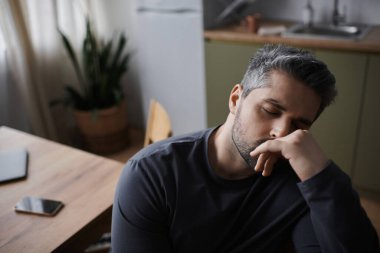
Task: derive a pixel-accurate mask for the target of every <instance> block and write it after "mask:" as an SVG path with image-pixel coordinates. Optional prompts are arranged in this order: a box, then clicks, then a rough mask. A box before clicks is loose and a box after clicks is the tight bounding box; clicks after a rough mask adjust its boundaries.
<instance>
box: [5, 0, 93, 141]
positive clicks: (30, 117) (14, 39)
mask: <svg viewBox="0 0 380 253" xmlns="http://www.w3.org/2000/svg"><path fill="white" fill-rule="evenodd" d="M92 9H93V8H92V6H91V1H89V0H81V1H79V0H0V32H1V33H2V36H0V70H1V73H0V107H1V108H0V125H9V126H11V127H14V128H17V129H20V130H25V131H30V132H32V133H34V134H36V135H39V136H42V137H45V138H49V139H53V140H56V141H60V142H63V143H66V144H74V145H75V144H76V143H75V141H76V139H77V138H76V132H77V131H76V128H75V124H74V123H73V120H72V118H71V113H70V111H69V110H68V109H67V108H63V107H51V106H49V102H50V101H52V100H53V99H55V98H59V97H62V96H63V86H64V85H65V84H69V83H70V84H75V83H77V80H76V77H75V76H74V71H73V68H72V65H71V63H70V62H69V59H68V57H67V55H66V52H65V51H64V48H63V44H62V41H61V40H60V37H59V35H58V32H57V28H58V27H59V29H61V30H62V31H63V32H64V33H65V34H66V35H67V36H68V37H69V38H70V40H71V41H72V43H73V45H74V46H75V47H76V48H77V49H78V51H79V50H80V46H81V43H82V39H83V36H84V30H85V17H86V16H89V17H90V18H91V19H92V20H96V18H94V17H93V11H92ZM94 25H95V26H94V27H95V28H96V24H94ZM15 112H17V113H16V114H15Z"/></svg>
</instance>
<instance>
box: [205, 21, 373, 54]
mask: <svg viewBox="0 0 380 253" xmlns="http://www.w3.org/2000/svg"><path fill="white" fill-rule="evenodd" d="M262 25H263V26H274V25H285V26H286V27H289V26H290V25H292V24H291V23H289V22H288V23H286V22H273V21H267V22H263V23H262ZM204 37H205V39H208V40H216V41H224V42H235V43H248V44H250V43H255V44H264V43H282V44H287V45H292V46H298V47H305V48H319V49H331V50H343V51H354V52H358V53H375V54H380V26H372V29H371V30H370V31H369V33H368V34H367V35H366V37H364V38H363V39H362V40H360V41H347V40H333V39H328V40H325V39H304V38H289V37H283V36H281V35H258V34H254V33H251V32H249V31H248V28H247V27H246V26H244V25H232V26H228V27H224V28H219V29H215V30H206V31H204Z"/></svg>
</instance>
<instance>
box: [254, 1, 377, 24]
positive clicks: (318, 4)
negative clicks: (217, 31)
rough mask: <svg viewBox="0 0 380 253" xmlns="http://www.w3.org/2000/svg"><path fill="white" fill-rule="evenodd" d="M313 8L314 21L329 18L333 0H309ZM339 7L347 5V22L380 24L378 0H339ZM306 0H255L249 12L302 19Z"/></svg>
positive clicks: (287, 18) (269, 16)
mask: <svg viewBox="0 0 380 253" xmlns="http://www.w3.org/2000/svg"><path fill="white" fill-rule="evenodd" d="M311 3H312V6H313V7H314V10H315V21H317V22H322V21H324V22H326V21H327V22H329V21H330V20H331V15H332V10H333V6H334V1H332V0H318V1H317V0H311ZM339 3H340V7H341V8H342V9H343V5H345V6H347V7H346V8H347V15H346V18H347V22H352V23H365V24H372V25H380V15H379V13H380V1H379V0H360V1H358V0H339ZM305 4H306V0H303V1H300V0H257V1H256V2H255V3H253V4H251V6H250V7H249V9H248V11H249V12H259V13H262V14H263V16H264V17H267V18H272V19H283V20H290V21H301V20H302V8H303V7H304V5H305Z"/></svg>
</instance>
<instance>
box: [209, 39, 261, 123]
mask: <svg viewBox="0 0 380 253" xmlns="http://www.w3.org/2000/svg"><path fill="white" fill-rule="evenodd" d="M259 47H260V45H258V44H255V45H248V44H239V43H224V42H218V41H206V43H205V55H206V59H205V60H206V84H207V85H206V93H207V95H206V99H207V103H206V104H207V124H208V126H209V127H213V126H217V125H219V124H222V123H223V122H224V121H225V120H226V118H227V115H228V112H229V109H228V98H229V95H230V92H231V90H232V87H233V86H234V85H235V84H238V83H240V81H241V80H242V79H243V75H244V73H245V71H246V68H247V66H248V62H249V58H250V57H251V56H252V55H253V54H254V53H255V52H256V50H257V49H258V48H259Z"/></svg>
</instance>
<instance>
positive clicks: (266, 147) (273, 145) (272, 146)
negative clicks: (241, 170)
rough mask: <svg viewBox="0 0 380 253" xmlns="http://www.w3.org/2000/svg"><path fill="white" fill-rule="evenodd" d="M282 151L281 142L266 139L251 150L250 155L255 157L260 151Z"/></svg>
mask: <svg viewBox="0 0 380 253" xmlns="http://www.w3.org/2000/svg"><path fill="white" fill-rule="evenodd" d="M281 151H282V142H281V141H279V140H278V139H276V140H268V141H266V142H264V143H262V144H261V145H259V146H258V147H257V148H255V150H253V151H252V152H251V153H250V155H251V156H252V157H257V156H259V155H261V154H262V153H268V152H270V153H281Z"/></svg>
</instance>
